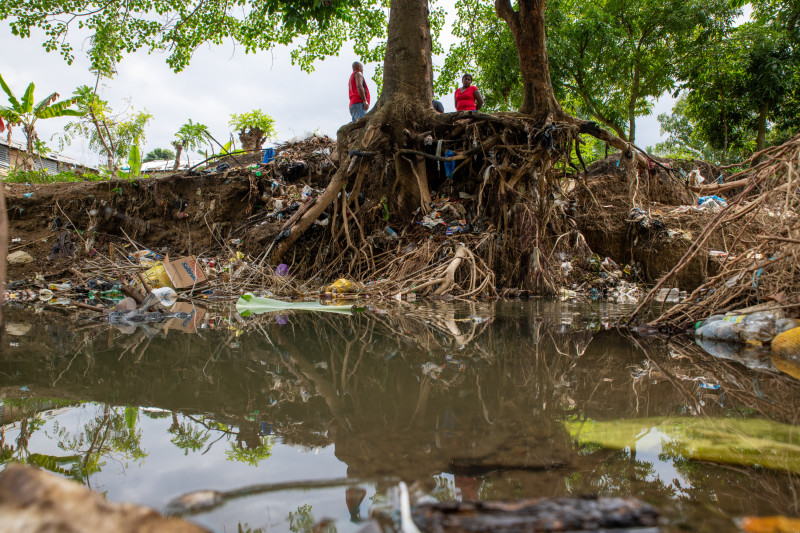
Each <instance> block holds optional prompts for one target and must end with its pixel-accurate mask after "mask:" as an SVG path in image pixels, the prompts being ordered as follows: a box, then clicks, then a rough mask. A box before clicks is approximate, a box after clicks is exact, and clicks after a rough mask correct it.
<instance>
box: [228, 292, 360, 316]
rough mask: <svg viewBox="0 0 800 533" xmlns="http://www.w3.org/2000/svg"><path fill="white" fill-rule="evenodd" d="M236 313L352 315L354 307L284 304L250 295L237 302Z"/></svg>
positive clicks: (313, 303)
mask: <svg viewBox="0 0 800 533" xmlns="http://www.w3.org/2000/svg"><path fill="white" fill-rule="evenodd" d="M236 311H238V313H239V314H240V315H242V316H249V315H244V314H243V313H250V314H254V315H259V314H262V313H272V312H276V311H320V312H323V313H342V314H347V315H349V314H352V313H353V306H352V305H324V304H321V303H319V302H284V301H281V300H276V299H274V298H259V297H257V296H253V295H252V294H250V293H247V294H243V295H241V296H240V297H239V300H238V301H237V302H236Z"/></svg>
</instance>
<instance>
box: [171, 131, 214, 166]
mask: <svg viewBox="0 0 800 533" xmlns="http://www.w3.org/2000/svg"><path fill="white" fill-rule="evenodd" d="M205 143H209V144H210V143H211V133H209V131H208V126H206V125H205V124H200V123H197V124H195V123H192V119H189V122H187V123H186V124H184V125H183V126H181V127H180V128H179V129H178V131H177V133H175V140H174V141H172V146H174V147H175V164H174V165H173V167H172V169H173V170H178V167H179V166H180V159H181V153H182V152H183V150H187V154H186V161H187V163H188V161H189V154H188V150H197V149H198V148H200V147H201V146H203V145H204V144H205Z"/></svg>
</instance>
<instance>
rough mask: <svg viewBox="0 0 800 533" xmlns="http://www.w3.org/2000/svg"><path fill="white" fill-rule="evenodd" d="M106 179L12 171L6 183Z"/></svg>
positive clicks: (77, 174) (68, 174) (90, 175)
mask: <svg viewBox="0 0 800 533" xmlns="http://www.w3.org/2000/svg"><path fill="white" fill-rule="evenodd" d="M107 179H108V178H106V177H104V176H102V175H100V174H81V173H80V172H72V171H64V172H59V173H58V174H48V173H47V172H45V171H43V170H17V169H13V170H11V172H9V173H8V176H6V178H5V180H3V181H5V182H6V183H68V182H79V181H105V180H107Z"/></svg>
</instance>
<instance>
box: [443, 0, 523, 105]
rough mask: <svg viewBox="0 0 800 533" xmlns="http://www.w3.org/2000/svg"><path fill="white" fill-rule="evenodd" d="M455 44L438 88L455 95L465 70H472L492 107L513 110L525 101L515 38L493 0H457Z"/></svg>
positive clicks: (446, 95) (447, 95)
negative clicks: (489, 0)
mask: <svg viewBox="0 0 800 533" xmlns="http://www.w3.org/2000/svg"><path fill="white" fill-rule="evenodd" d="M455 7H456V13H457V17H458V18H457V19H456V22H455V24H454V26H453V30H452V31H453V35H454V36H455V37H457V38H458V39H459V40H458V43H457V44H455V45H453V46H451V47H450V50H449V51H448V54H447V57H446V58H445V62H444V66H443V67H442V68H441V70H440V72H439V76H438V78H437V80H436V84H435V85H434V92H435V93H436V94H437V95H439V96H441V97H443V98H446V97H450V98H452V94H453V91H454V90H455V89H456V87H459V86H460V85H461V83H460V80H461V76H462V75H463V74H464V72H470V73H471V74H472V75H473V79H474V80H475V85H476V86H477V87H478V88H479V89H480V91H481V95H483V99H484V102H485V103H484V105H485V108H486V109H487V110H489V111H512V110H514V109H517V108H519V106H520V105H521V104H522V77H521V74H520V69H519V60H518V58H517V49H516V45H515V44H514V38H513V37H512V35H511V32H510V31H509V29H508V26H506V24H505V23H504V22H503V21H502V20H500V19H499V18H497V15H495V12H494V5H493V3H492V2H487V1H476V0H457V1H456V4H455Z"/></svg>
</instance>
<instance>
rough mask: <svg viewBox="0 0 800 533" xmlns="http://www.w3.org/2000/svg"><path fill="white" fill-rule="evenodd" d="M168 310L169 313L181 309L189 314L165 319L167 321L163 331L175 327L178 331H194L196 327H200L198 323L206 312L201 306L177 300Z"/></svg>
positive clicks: (201, 321)
mask: <svg viewBox="0 0 800 533" xmlns="http://www.w3.org/2000/svg"><path fill="white" fill-rule="evenodd" d="M169 311H170V313H177V312H179V311H183V312H184V313H186V314H188V315H189V316H188V317H187V318H184V319H180V318H170V319H169V320H167V323H166V324H164V332H167V331H169V330H171V329H177V330H179V331H185V332H186V333H195V332H196V331H197V328H198V327H200V324H202V323H203V317H204V316H205V314H206V310H205V309H203V308H202V307H195V306H194V305H193V304H192V303H191V302H178V303H176V304H175V305H173V306H172V307H171V308H170V310H169Z"/></svg>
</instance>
